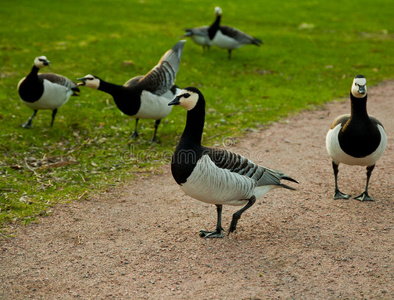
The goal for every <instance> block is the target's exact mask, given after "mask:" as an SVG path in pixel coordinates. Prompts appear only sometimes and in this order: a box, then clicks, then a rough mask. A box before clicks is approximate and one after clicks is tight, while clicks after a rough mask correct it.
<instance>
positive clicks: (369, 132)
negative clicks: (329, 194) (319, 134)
mask: <svg viewBox="0 0 394 300" xmlns="http://www.w3.org/2000/svg"><path fill="white" fill-rule="evenodd" d="M350 103H351V113H350V115H349V114H347V115H341V116H339V117H337V118H336V119H335V120H334V121H333V122H332V124H331V128H330V130H329V131H328V133H327V135H326V147H327V151H328V154H329V155H330V156H331V158H332V167H333V169H334V176H335V194H334V199H349V197H350V195H347V194H344V193H342V192H341V191H340V190H339V188H338V166H339V164H340V163H344V164H347V165H359V166H366V168H367V183H366V186H365V191H364V192H363V193H362V194H361V195H359V196H357V197H355V199H357V200H360V201H373V200H374V199H373V198H372V197H371V196H369V195H368V183H369V179H370V177H371V173H372V170H373V169H374V167H375V163H376V162H377V161H378V159H379V158H380V157H381V156H382V155H383V153H384V150H385V148H386V144H387V136H386V133H385V131H384V128H383V125H382V123H380V122H379V121H378V120H377V119H375V118H374V117H370V116H368V113H367V81H366V79H365V77H364V76H362V75H357V76H356V77H355V78H354V80H353V84H352V87H351V90H350Z"/></svg>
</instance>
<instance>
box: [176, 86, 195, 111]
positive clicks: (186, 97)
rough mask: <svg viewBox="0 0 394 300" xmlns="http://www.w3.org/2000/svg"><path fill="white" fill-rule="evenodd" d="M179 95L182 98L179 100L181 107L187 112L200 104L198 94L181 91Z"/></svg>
mask: <svg viewBox="0 0 394 300" xmlns="http://www.w3.org/2000/svg"><path fill="white" fill-rule="evenodd" d="M178 95H179V96H181V98H180V99H179V105H180V106H182V107H183V108H184V109H186V110H191V109H193V108H194V107H195V106H196V104H197V102H198V94H196V93H193V92H190V91H187V90H181V91H180V92H179V93H178Z"/></svg>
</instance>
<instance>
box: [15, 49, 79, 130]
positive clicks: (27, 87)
mask: <svg viewBox="0 0 394 300" xmlns="http://www.w3.org/2000/svg"><path fill="white" fill-rule="evenodd" d="M46 66H49V60H48V59H47V58H46V57H45V56H38V57H36V58H35V59H34V65H33V68H32V70H31V71H30V73H29V74H28V75H27V76H26V77H24V78H22V79H21V80H20V81H19V83H18V93H19V96H20V98H21V100H22V102H23V104H25V105H26V106H27V107H29V108H31V109H32V110H33V111H34V112H33V114H32V116H31V117H30V118H29V120H28V121H27V122H26V123H24V124H23V125H22V127H24V128H30V127H32V125H33V118H34V117H35V115H36V114H37V111H38V110H41V109H50V110H52V121H51V127H52V126H53V122H54V121H55V116H56V113H57V109H58V108H59V107H61V106H62V105H63V104H65V103H66V102H67V101H68V99H70V97H71V96H78V94H77V93H78V92H79V89H78V85H77V84H76V83H75V82H74V81H72V80H70V79H68V78H66V77H64V76H62V75H58V74H53V73H44V74H38V71H39V70H40V69H41V68H44V67H46Z"/></svg>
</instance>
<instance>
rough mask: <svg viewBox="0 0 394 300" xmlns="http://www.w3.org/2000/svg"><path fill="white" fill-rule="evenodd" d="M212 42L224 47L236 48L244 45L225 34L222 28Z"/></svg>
mask: <svg viewBox="0 0 394 300" xmlns="http://www.w3.org/2000/svg"><path fill="white" fill-rule="evenodd" d="M212 44H213V45H215V46H218V47H220V48H224V49H236V48H239V47H241V46H242V44H240V43H239V42H238V41H237V40H235V39H233V38H231V37H229V36H227V35H224V34H223V33H222V32H221V31H220V30H218V31H217V33H216V34H215V37H214V38H213V40H212Z"/></svg>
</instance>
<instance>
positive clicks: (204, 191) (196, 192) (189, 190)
mask: <svg viewBox="0 0 394 300" xmlns="http://www.w3.org/2000/svg"><path fill="white" fill-rule="evenodd" d="M255 187H256V182H255V181H254V180H252V179H251V178H248V177H245V176H242V175H239V174H237V173H233V172H230V171H229V170H226V169H221V168H218V167H217V166H216V165H215V164H214V163H213V162H212V161H211V159H210V158H209V156H208V155H203V156H202V157H201V158H200V159H199V161H198V162H197V164H196V166H195V167H194V170H193V172H192V173H191V174H190V176H189V177H188V179H187V181H186V182H185V183H183V184H182V185H181V189H182V190H183V191H184V192H185V193H186V194H187V195H189V196H191V197H193V198H195V199H197V200H200V201H202V202H206V203H211V204H228V205H244V204H246V203H247V202H248V199H250V197H252V196H253V195H254V189H255Z"/></svg>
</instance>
